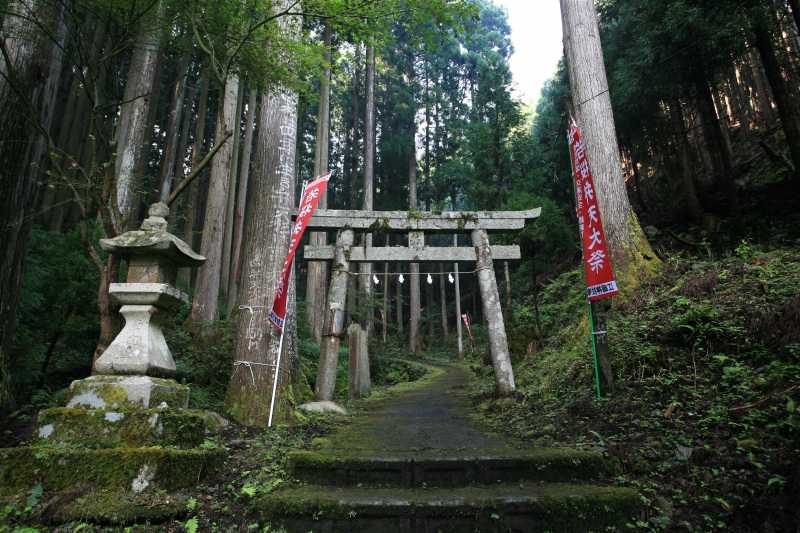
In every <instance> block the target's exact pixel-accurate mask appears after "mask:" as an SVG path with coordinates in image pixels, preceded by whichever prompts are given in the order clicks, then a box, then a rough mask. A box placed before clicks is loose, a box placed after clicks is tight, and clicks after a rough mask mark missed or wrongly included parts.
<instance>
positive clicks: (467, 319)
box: [461, 314, 472, 344]
mask: <svg viewBox="0 0 800 533" xmlns="http://www.w3.org/2000/svg"><path fill="white" fill-rule="evenodd" d="M461 320H463V321H464V325H465V326H467V333H468V334H469V343H470V344H472V328H470V327H469V317H468V316H467V315H466V314H464V315H461Z"/></svg>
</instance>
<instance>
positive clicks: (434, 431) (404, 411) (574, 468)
mask: <svg viewBox="0 0 800 533" xmlns="http://www.w3.org/2000/svg"><path fill="white" fill-rule="evenodd" d="M434 374H435V375H434V376H433V377H431V378H429V379H427V380H426V383H425V384H422V385H419V386H417V387H416V388H414V387H411V388H410V389H409V390H402V391H398V392H397V393H395V394H391V395H390V396H389V397H387V398H384V399H383V400H380V401H378V402H377V403H376V405H374V406H373V407H372V408H371V410H370V411H369V412H368V413H367V414H365V415H361V416H358V417H355V420H354V421H352V422H351V423H350V424H348V425H346V426H344V427H343V428H341V429H340V430H338V431H337V432H335V433H334V434H333V435H331V436H330V437H328V438H326V439H324V442H323V443H321V444H320V446H319V449H317V450H314V451H303V452H296V453H293V454H291V455H290V456H289V458H288V460H287V465H286V467H287V472H288V474H289V476H290V479H292V480H293V482H292V483H291V484H286V485H284V486H282V487H280V488H279V489H278V490H276V491H274V492H272V493H269V494H266V495H264V496H262V497H261V498H259V500H258V501H257V502H254V503H255V504H256V505H257V507H258V508H259V509H261V513H262V518H263V520H264V521H266V522H269V523H270V524H271V526H272V527H273V528H277V527H278V526H282V527H283V528H285V530H286V531H288V532H290V533H308V532H313V533H334V532H342V533H345V532H346V533H357V532H364V533H418V532H425V533H437V532H442V533H445V532H458V533H461V532H481V533H483V532H534V531H537V532H538V531H551V532H554V533H561V532H569V531H575V532H587V531H609V530H615V529H616V530H624V529H627V528H626V524H627V523H629V522H633V521H635V519H636V518H637V516H638V513H639V508H640V505H641V503H640V502H641V500H640V498H639V495H638V494H637V493H636V492H635V491H633V490H630V489H626V488H620V487H614V486H609V485H608V483H607V482H606V484H603V479H604V478H605V477H607V476H608V473H609V472H608V463H607V462H606V460H605V459H604V457H603V456H602V454H600V453H598V452H589V451H578V450H568V449H525V448H524V446H521V445H520V443H511V442H508V441H506V440H505V439H499V438H497V437H496V436H492V435H488V434H486V433H484V432H483V431H482V430H480V428H477V427H476V426H475V425H474V424H472V423H471V422H470V418H469V414H468V413H469V411H470V404H469V402H468V400H467V399H466V397H465V394H464V392H463V383H464V380H465V379H467V376H466V375H465V373H464V371H463V370H461V369H458V368H455V367H444V366H442V367H439V368H437V372H435V373H434Z"/></svg>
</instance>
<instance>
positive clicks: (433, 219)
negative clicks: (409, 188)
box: [307, 207, 542, 233]
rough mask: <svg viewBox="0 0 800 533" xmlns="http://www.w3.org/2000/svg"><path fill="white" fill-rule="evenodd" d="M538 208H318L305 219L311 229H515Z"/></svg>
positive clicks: (501, 230) (539, 210) (444, 231)
mask: <svg viewBox="0 0 800 533" xmlns="http://www.w3.org/2000/svg"><path fill="white" fill-rule="evenodd" d="M541 211H542V209H541V208H540V207H537V208H536V209H529V210H527V211H347V210H339V209H328V210H318V211H316V212H315V213H314V216H312V217H311V219H310V220H309V222H308V225H307V228H308V229H311V230H334V229H340V228H349V229H352V230H354V231H363V232H371V233H387V232H390V233H407V232H410V231H423V232H425V233H460V232H465V231H472V230H476V229H483V230H486V231H487V232H489V233H508V232H515V231H519V230H521V229H522V228H524V227H525V223H526V222H527V221H529V220H534V219H536V218H538V217H539V214H540V213H541Z"/></svg>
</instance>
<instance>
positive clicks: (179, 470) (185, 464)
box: [0, 446, 227, 493]
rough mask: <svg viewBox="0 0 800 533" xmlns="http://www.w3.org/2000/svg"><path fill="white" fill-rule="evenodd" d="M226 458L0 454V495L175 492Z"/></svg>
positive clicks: (132, 452) (72, 451)
mask: <svg viewBox="0 0 800 533" xmlns="http://www.w3.org/2000/svg"><path fill="white" fill-rule="evenodd" d="M226 457H227V452H226V450H225V449H222V448H219V449H212V450H176V449H169V448H158V447H152V448H112V449H100V450H86V449H81V448H75V447H72V448H70V447H64V446H55V447H52V448H47V447H33V446H26V447H20V448H7V449H2V450H0V490H2V491H3V492H5V493H8V492H15V491H19V490H28V489H29V488H30V486H31V485H32V484H33V483H34V482H39V483H41V485H42V487H44V488H45V489H46V490H71V489H74V488H75V487H78V486H80V485H83V484H86V483H93V484H95V485H96V486H97V487H99V488H109V489H112V488H118V487H127V488H128V489H129V490H133V491H134V492H136V491H137V488H139V487H141V490H140V492H141V491H143V490H152V489H155V488H159V489H164V490H177V489H180V488H183V487H188V486H191V485H193V484H195V483H197V481H198V480H199V479H202V478H203V477H205V476H206V475H208V474H210V473H212V472H215V471H217V470H218V469H219V468H221V467H222V464H223V463H224V461H225V458H226ZM136 480H139V481H138V482H137V483H135V481H136Z"/></svg>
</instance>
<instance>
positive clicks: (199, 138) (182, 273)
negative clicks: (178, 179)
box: [173, 69, 211, 287]
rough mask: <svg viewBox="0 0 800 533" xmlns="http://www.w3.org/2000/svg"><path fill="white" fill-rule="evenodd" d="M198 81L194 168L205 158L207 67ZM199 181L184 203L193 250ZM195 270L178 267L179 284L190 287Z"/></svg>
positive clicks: (188, 241)
mask: <svg viewBox="0 0 800 533" xmlns="http://www.w3.org/2000/svg"><path fill="white" fill-rule="evenodd" d="M198 83H199V84H200V86H201V87H200V95H199V96H198V99H197V121H196V122H195V125H194V141H193V142H192V156H191V159H190V161H191V163H190V164H191V166H192V167H193V168H194V167H195V166H196V165H197V164H198V163H199V162H200V161H201V160H202V159H203V157H202V153H203V142H204V139H205V131H206V114H207V111H208V90H209V86H210V85H211V83H210V80H209V76H208V71H207V70H206V69H203V71H202V74H201V75H200V79H199V80H198ZM199 182H200V180H199V179H196V180H194V181H193V182H192V183H191V184H190V185H189V194H188V197H187V199H186V203H185V204H184V209H185V212H186V213H185V217H186V222H185V225H184V227H183V241H184V242H186V244H188V245H189V247H190V248H191V249H192V250H196V248H195V240H196V239H195V226H196V225H197V223H196V222H197V213H198V210H199V205H198V203H199V201H200V198H199V196H200V193H199V191H200V183H199ZM173 214H174V213H173ZM193 270H194V269H192V268H188V267H185V268H181V269H178V284H179V285H182V286H184V287H189V286H190V285H191V282H192V271H193Z"/></svg>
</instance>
